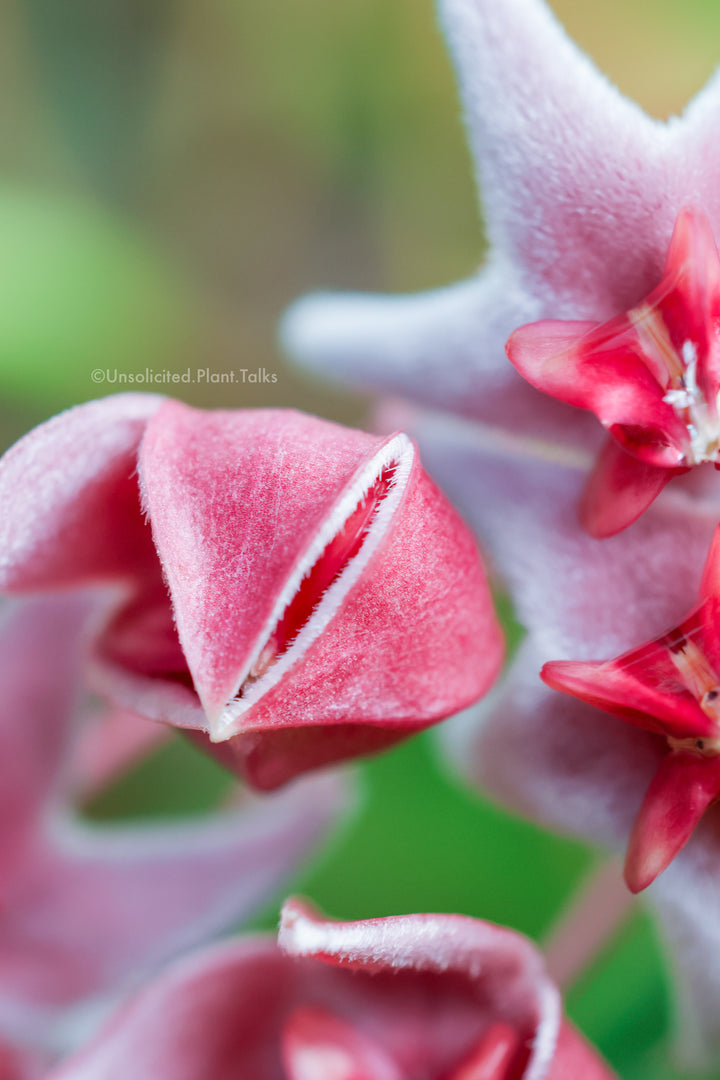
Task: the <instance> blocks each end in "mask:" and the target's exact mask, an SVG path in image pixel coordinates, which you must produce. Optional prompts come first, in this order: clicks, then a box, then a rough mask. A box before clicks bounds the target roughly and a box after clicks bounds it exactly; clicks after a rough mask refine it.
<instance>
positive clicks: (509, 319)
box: [280, 259, 593, 441]
mask: <svg viewBox="0 0 720 1080" xmlns="http://www.w3.org/2000/svg"><path fill="white" fill-rule="evenodd" d="M540 313H541V308H540V307H539V305H538V303H537V301H535V300H533V299H532V298H531V297H530V296H529V295H528V294H527V293H525V292H524V291H523V290H522V289H521V288H520V287H519V286H518V284H517V282H516V281H515V280H514V274H513V271H512V269H511V268H510V267H509V266H508V265H507V263H503V262H502V260H500V259H491V261H490V263H489V265H488V266H487V267H485V268H484V269H483V270H482V271H481V272H480V273H479V274H478V275H477V276H476V277H474V278H471V279H470V280H469V281H466V282H462V283H460V284H459V285H454V286H452V287H451V288H447V289H438V290H436V291H433V292H427V293H420V294H418V295H416V296H397V297H391V296H363V295H361V294H356V295H353V294H351V295H343V294H337V295H335V294H332V293H321V294H317V295H313V296H309V297H305V298H304V299H301V300H299V301H297V302H296V303H295V304H294V305H293V306H292V307H291V308H290V309H289V310H288V311H287V313H286V314H285V316H284V318H283V322H282V325H281V330H280V334H281V339H282V343H283V345H284V347H285V350H286V351H287V353H288V355H289V356H290V357H291V358H293V359H294V360H296V361H297V362H298V363H299V364H301V365H302V366H304V367H306V368H307V369H308V370H310V371H312V372H313V373H315V374H317V375H321V376H323V377H332V378H337V379H338V380H340V381H342V382H348V383H350V384H351V385H354V386H357V387H360V388H361V389H375V390H379V391H382V392H385V393H391V394H402V395H405V396H407V397H410V398H412V399H414V400H416V401H421V402H423V403H425V404H427V405H431V406H433V407H435V408H445V409H448V410H451V411H453V412H458V413H461V414H463V415H467V416H471V417H474V418H477V419H482V420H486V421H489V422H491V423H495V424H502V425H506V426H507V427H509V428H522V429H523V430H528V431H531V432H534V433H536V434H546V435H550V434H554V435H555V436H556V437H557V438H560V439H564V440H566V441H571V440H572V439H573V438H576V439H579V440H582V439H583V438H586V437H587V436H586V434H585V433H586V432H587V431H588V430H590V431H592V428H593V424H592V421H591V420H590V418H589V417H584V416H582V415H579V414H577V413H576V412H574V411H573V410H572V409H570V408H567V407H565V406H563V405H561V404H560V403H559V402H556V401H553V400H551V399H548V398H547V397H545V396H544V395H542V394H541V393H539V392H538V391H536V390H534V389H533V388H532V387H531V386H529V385H528V384H527V383H526V382H525V381H524V380H523V379H520V378H519V377H518V375H517V372H516V371H515V370H514V369H513V367H512V365H510V364H508V363H507V361H506V359H505V356H504V346H505V342H506V340H507V338H508V335H509V334H510V333H511V332H512V331H513V330H514V329H515V328H516V327H517V326H518V325H520V324H521V323H524V322H528V321H529V320H531V319H533V318H537V317H539V315H540Z"/></svg>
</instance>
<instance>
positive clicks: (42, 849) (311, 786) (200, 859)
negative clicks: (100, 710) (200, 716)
mask: <svg viewBox="0 0 720 1080" xmlns="http://www.w3.org/2000/svg"><path fill="white" fill-rule="evenodd" d="M3 615H4V618H3V620H2V623H1V624H0V687H2V694H1V695H0V773H1V777H0V880H2V890H1V892H2V905H1V906H0V1037H2V1036H4V1037H6V1038H7V1039H10V1040H11V1041H15V1042H17V1043H18V1044H22V1043H23V1042H27V1043H28V1044H29V1045H32V1044H34V1043H35V1042H39V1043H42V1042H47V1044H48V1045H52V1044H53V1042H54V1040H55V1039H56V1038H61V1037H62V1036H61V1030H60V1029H61V1028H62V1025H63V1023H64V1022H65V1019H66V1018H67V1016H68V1015H69V1010H70V1008H71V1007H76V1006H79V1005H80V1004H81V1003H82V1004H85V1003H87V1002H89V1001H90V1000H94V999H96V998H98V996H101V995H107V994H115V993H116V992H118V991H120V990H122V989H123V987H127V986H128V985H132V984H133V982H134V981H135V980H137V979H138V978H139V977H140V976H142V975H144V974H146V973H148V972H149V971H151V970H152V969H153V968H154V967H155V966H156V965H157V964H158V963H159V962H161V961H162V960H164V959H166V958H167V957H168V956H170V955H171V954H173V953H175V952H177V951H178V950H179V949H181V948H185V947H187V946H189V945H191V944H195V943H198V942H200V941H202V940H205V939H206V938H207V937H208V936H209V935H210V934H213V933H216V932H217V931H218V930H220V929H223V928H225V927H228V926H230V925H232V924H234V923H236V922H237V921H238V920H239V919H241V918H243V917H246V916H247V915H249V914H250V913H251V912H253V911H254V910H255V909H256V908H257V907H258V906H259V905H260V904H261V903H263V902H264V901H266V900H267V899H269V898H270V897H271V896H272V894H273V892H274V890H275V889H276V888H277V887H278V886H279V884H280V883H281V881H282V880H283V879H284V878H286V877H287V876H288V875H289V874H290V873H291V872H292V871H293V870H294V869H295V867H296V866H297V864H298V863H299V862H300V861H301V859H302V858H303V856H305V855H306V854H307V852H308V850H309V849H310V848H311V847H312V846H314V844H315V843H316V842H317V841H318V840H319V838H320V837H321V836H322V835H323V833H324V832H325V831H326V830H327V829H328V828H329V827H330V825H331V824H332V822H333V821H334V820H336V818H337V815H338V813H339V811H340V810H341V809H342V807H343V804H344V794H343V785H342V782H341V780H340V778H338V777H335V778H331V777H327V776H318V777H317V778H315V779H313V780H305V781H303V782H302V783H301V784H299V785H297V786H294V787H293V788H291V789H290V790H288V791H287V792H285V793H283V794H282V795H281V796H275V797H273V798H267V797H266V798H265V799H257V798H253V799H248V800H247V801H246V802H245V803H244V804H242V805H240V806H238V807H236V808H234V809H228V810H226V811H223V812H222V813H215V814H213V815H212V816H209V817H206V818H203V819H197V820H194V821H192V822H181V823H177V824H166V825H162V826H157V825H152V826H143V825H137V826H127V825H119V824H118V825H102V826H100V825H95V824H91V823H89V822H87V821H82V820H80V819H79V818H78V817H77V816H76V815H75V814H74V813H73V809H72V806H71V805H70V798H69V796H70V794H71V791H70V790H69V787H70V786H71V783H72V780H73V777H72V775H71V768H70V766H71V757H72V750H73V745H74V742H75V736H74V722H73V721H74V717H75V715H76V711H77V709H76V707H77V705H78V677H79V669H80V667H81V664H82V660H83V652H84V645H85V640H84V639H85V636H86V634H85V631H86V629H87V624H88V618H90V619H91V620H92V618H93V617H94V612H93V604H92V603H90V602H89V600H88V596H87V594H85V595H81V594H73V595H72V596H68V595H66V596H62V597H56V598H43V599H34V600H28V601H24V602H17V603H15V604H13V605H8V606H7V607H6V608H5V610H4V612H3ZM79 734H80V733H79V732H78V735H79Z"/></svg>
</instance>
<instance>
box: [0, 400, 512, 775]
mask: <svg viewBox="0 0 720 1080" xmlns="http://www.w3.org/2000/svg"><path fill="white" fill-rule="evenodd" d="M99 432H102V436H103V439H104V440H105V442H106V443H107V449H106V451H105V452H104V453H98V452H97V445H96V444H97V442H98V439H99ZM386 444H387V445H388V446H391V447H396V449H395V450H394V451H393V450H392V449H386ZM385 453H388V454H391V456H392V454H393V453H395V455H396V457H397V460H396V461H388V462H384V459H383V457H382V455H383V454H385ZM376 461H377V462H378V464H377V465H376V464H375V462H376ZM61 462H64V467H62V468H61V467H60V465H59V463H61ZM383 462H384V465H385V467H386V470H387V471H388V476H389V477H390V479H389V480H388V481H387V483H386V485H385V487H384V488H382V492H381V493H380V494H378V495H377V507H376V510H373V511H372V512H371V511H370V510H368V515H369V516H368V518H367V521H365V519H364V518H363V514H362V512H361V511H360V510H359V511H358V512H357V513H354V510H356V509H357V506H358V504H360V508H361V509H362V500H363V498H364V497H365V495H366V492H367V486H368V485H369V484H370V485H371V482H372V481H373V480H374V479H375V477H374V476H373V470H375V472H378V471H380V472H381V471H382V468H381V467H382V465H383ZM93 469H94V471H93ZM23 473H30V474H31V475H33V476H34V477H35V479H36V486H35V488H27V489H26V488H24V487H21V486H19V484H18V482H17V480H18V477H19V476H20V475H21V474H23ZM138 480H139V484H140V489H141V491H140V490H139V489H138ZM395 483H397V484H398V485H404V486H398V491H399V492H400V494H399V495H398V496H394V495H393V485H394V484H395ZM378 490H380V489H378ZM140 494H142V504H143V506H142V508H141V505H140ZM0 497H1V498H2V499H3V500H4V505H5V506H6V507H7V508H8V517H9V518H10V519H12V526H7V528H6V532H7V536H5V538H4V540H5V547H4V548H2V541H3V536H2V535H1V534H0V571H1V572H0V584H4V585H5V587H6V588H9V589H11V590H13V591H27V590H32V589H34V588H36V587H37V585H38V584H39V583H40V584H42V585H43V586H44V587H50V586H52V587H55V588H61V587H63V588H65V587H69V586H71V585H78V584H85V583H87V582H88V581H92V582H98V583H101V584H103V585H104V586H105V589H106V595H107V597H108V607H107V613H106V617H105V622H104V624H103V625H102V626H101V627H99V630H98V633H97V637H96V646H95V649H94V654H93V667H92V685H93V686H94V687H95V688H96V689H97V690H98V691H99V692H100V693H101V694H103V695H104V696H105V697H106V698H108V699H109V700H110V701H111V702H112V703H113V704H115V705H116V706H117V707H118V708H120V709H124V710H127V711H129V712H130V713H137V714H139V715H141V716H145V717H148V718H150V719H154V720H161V721H165V722H169V723H171V724H174V725H177V726H180V727H188V728H191V729H201V730H208V729H209V731H210V734H211V736H212V738H213V739H215V740H227V739H230V737H231V736H233V739H232V745H229V746H228V747H227V748H224V747H223V748H221V749H220V750H218V751H213V752H216V753H217V756H219V757H220V758H221V759H222V760H224V761H225V762H226V763H228V764H231V765H232V766H233V767H234V768H236V769H238V770H240V771H241V772H242V774H243V775H244V776H245V777H246V778H247V779H248V780H249V781H250V782H251V783H253V784H254V785H256V786H257V787H260V788H271V787H276V786H277V785H279V784H281V783H284V782H286V781H287V780H288V779H290V778H292V777H293V776H294V775H296V774H297V773H299V772H303V771H305V770H306V769H309V768H315V767H318V766H321V765H324V764H326V763H328V762H331V761H336V760H339V759H342V758H345V757H350V756H354V755H356V754H359V753H366V752H368V751H371V750H375V749H379V748H380V747H382V746H385V745H388V744H390V743H392V742H395V741H397V739H399V738H402V737H404V736H406V735H409V734H412V733H413V732H415V731H417V730H419V729H420V728H422V727H425V726H427V725H428V724H431V723H434V722H435V721H437V720H440V719H443V718H444V717H446V716H447V715H449V714H451V713H453V712H456V711H458V710H459V709H461V708H464V707H465V706H466V705H468V704H470V703H471V702H472V701H475V700H477V699H478V698H479V697H480V696H481V695H482V694H483V693H484V692H485V691H486V690H487V689H488V688H489V686H490V684H491V683H492V681H493V680H494V678H495V677H496V675H497V672H498V670H499V667H500V664H501V662H502V650H503V643H502V634H501V631H500V628H499V626H498V623H497V621H496V618H495V615H494V611H493V606H492V601H491V599H490V595H489V592H488V589H487V585H486V582H485V578H484V574H483V569H482V565H481V563H480V560H479V556H478V553H477V550H476V547H475V542H474V540H473V538H472V535H471V533H470V532H469V530H468V529H467V527H466V526H465V525H464V524H463V522H462V520H461V519H460V518H459V517H458V515H457V514H456V512H455V511H454V510H453V509H452V507H451V506H450V504H449V503H448V502H447V500H446V499H445V498H444V496H443V495H442V494H441V493H440V492H439V491H438V489H437V488H436V487H435V486H434V485H433V484H432V483H431V482H430V481H429V479H428V478H427V476H426V475H425V473H424V472H423V470H422V468H421V466H420V464H419V462H418V460H417V455H416V452H415V451H414V449H413V448H412V446H411V444H410V443H409V442H408V441H407V440H404V438H402V437H401V438H400V439H399V441H398V440H395V442H393V441H392V440H390V441H388V440H384V439H382V438H378V437H377V436H371V435H366V434H364V433H362V432H357V431H351V430H348V429H346V428H342V427H340V426H338V425H336V424H332V423H329V422H328V421H325V420H319V419H316V418H314V417H309V416H304V415H302V414H300V413H296V412H293V411H292V410H238V411H235V412H222V411H218V412H214V413H211V412H202V411H199V410H195V409H192V408H190V407H188V406H186V405H183V404H181V403H179V402H172V401H165V402H164V403H162V402H159V401H158V399H156V398H152V399H151V400H150V401H145V399H143V398H141V397H138V396H137V395H119V396H117V397H113V398H108V399H105V400H104V401H98V402H92V403H90V404H89V405H86V406H80V407H78V408H76V409H73V410H71V411H70V412H69V413H66V414H63V416H61V417H58V418H56V419H55V420H52V421H50V422H49V423H48V424H45V425H43V426H42V427H40V428H39V429H37V431H35V432H32V433H31V434H30V435H29V436H27V437H26V438H25V439H23V440H21V441H20V443H18V444H17V446H15V447H14V448H13V449H12V450H11V451H10V452H9V453H8V454H7V455H6V457H5V458H4V459H3V461H2V463H0ZM393 499H395V502H394V503H393V501H392V500H393ZM44 505H46V506H48V508H49V510H50V511H51V513H50V515H49V516H44V515H43V513H42V507H43V506H44ZM387 507H389V508H390V509H389V510H388V509H385V510H384V509H383V508H387ZM143 509H144V511H145V514H146V517H144V516H143ZM383 513H385V517H384V518H383V517H382V515H383ZM106 514H109V515H110V516H109V518H108V520H107V522H106V525H107V530H108V531H107V534H106V532H105V531H103V529H104V528H105V526H103V529H100V528H99V527H95V528H90V527H89V525H88V522H91V521H93V520H94V519H95V518H97V519H99V520H102V521H105V515H106ZM343 514H344V515H345V517H349V518H350V519H351V520H353V521H357V523H358V524H357V527H358V528H361V527H364V531H362V528H361V532H360V534H359V537H358V538H357V539H356V540H354V539H353V537H352V536H350V537H348V538H347V539H346V540H345V541H341V540H334V539H333V537H335V536H336V534H337V531H338V529H339V528H340V527H341V525H342V521H343V517H342V515H343ZM338 515H340V517H339V518H338ZM68 522H70V523H71V524H70V525H68V524H67V523H68ZM363 522H364V526H363ZM381 522H382V524H381ZM381 530H384V531H381ZM125 538H126V539H127V542H126V543H125V542H124V541H125ZM153 541H154V545H153ZM71 542H72V546H71V549H70V551H65V546H66V545H67V544H69V543H71ZM78 545H79V546H78ZM313 545H314V546H313ZM318 545H319V547H318ZM366 545H367V549H368V552H369V554H368V555H367V556H366V555H365V546H366ZM316 547H317V551H315V548H316ZM155 548H156V549H157V550H155ZM336 549H337V551H336ZM313 551H315V555H314V556H313V558H314V559H317V560H318V561H321V560H322V559H323V558H326V559H327V560H328V562H329V565H330V570H328V571H327V572H326V573H324V574H323V572H318V573H317V574H316V575H315V577H313V574H312V573H310V572H309V568H310V566H311V565H312V560H311V562H310V563H309V564H308V567H307V568H306V570H305V582H306V586H307V587H308V588H310V587H311V586H312V582H313V581H314V580H315V578H317V582H318V585H317V587H318V590H319V591H318V595H317V597H315V598H314V599H313V597H312V596H309V597H308V598H307V599H306V600H304V601H303V604H304V609H303V611H304V614H303V612H302V611H299V613H298V615H297V619H298V627H297V630H289V631H287V635H286V636H287V640H286V641H284V643H283V644H282V646H280V645H278V644H277V643H276V645H275V646H274V648H276V649H278V650H279V651H280V653H281V655H280V656H279V658H275V657H274V656H273V655H272V648H271V645H270V644H268V646H267V648H268V649H270V653H269V659H268V660H263V657H264V656H265V654H266V652H267V649H264V648H263V645H264V642H265V641H266V639H268V636H269V641H270V642H273V641H276V637H277V635H276V634H275V632H274V631H273V625H277V620H278V619H280V618H281V617H282V615H283V607H284V610H285V611H290V610H293V611H294V608H292V604H291V597H292V591H291V592H290V593H288V588H289V585H288V583H289V581H290V580H291V579H292V575H293V574H295V573H297V572H298V566H299V564H301V562H302V560H303V559H310V555H311V553H312V552H313ZM343 551H345V555H342V552H343ZM121 556H122V558H121ZM333 560H336V562H337V567H338V569H337V573H334V575H333V572H332V568H333V567H334V566H335V562H333ZM363 560H364V561H363ZM302 565H304V564H302ZM356 566H357V567H358V568H359V569H358V570H357V571H356V570H355V567H356ZM88 568H91V571H92V572H90V570H88ZM342 575H345V577H343V576H342ZM353 575H354V577H353ZM345 578H347V581H348V584H347V585H343V584H342V582H343V581H344V580H345ZM326 579H327V580H326ZM165 582H166V583H167V585H166V584H165ZM308 582H309V583H310V584H309V585H307V583H308ZM328 583H329V587H328ZM335 586H337V588H335ZM293 588H294V589H295V590H296V595H297V590H298V585H297V583H296V584H295V585H293ZM334 588H335V593H334V594H333V589H334ZM338 590H340V591H338ZM333 595H334V597H335V598H334V599H333V600H332V603H331V596H333ZM300 608H303V605H300ZM316 615H317V618H316ZM313 619H315V623H313ZM313 625H314V626H315V627H316V629H315V630H314V631H313V635H314V636H309V637H308V638H307V641H306V643H305V644H304V645H302V648H301V647H300V644H298V645H297V647H296V646H295V641H296V640H297V641H298V642H299V643H301V642H302V641H303V634H304V633H305V632H306V628H307V632H308V634H309V632H310V628H311V626H313ZM296 634H297V638H296V636H295V635H296ZM273 635H274V636H273ZM293 648H295V652H292V649H293ZM285 653H287V656H285V655H284V654H285ZM274 659H275V660H276V662H278V663H281V664H282V663H283V662H284V667H282V668H281V670H280V674H279V675H277V676H273V678H274V681H271V682H269V683H268V684H267V686H266V688H265V689H264V692H259V694H258V696H257V700H255V701H254V703H253V702H251V703H250V704H249V705H247V706H246V705H245V703H244V700H242V699H243V698H244V696H245V694H246V693H247V692H248V691H251V690H252V687H253V684H254V683H255V682H256V681H257V679H258V678H260V677H261V676H262V675H263V674H264V673H265V672H266V670H267V668H268V665H269V663H270V661H271V660H274ZM270 674H271V675H272V670H271V672H270ZM263 685H264V684H263ZM201 706H202V708H201ZM233 710H235V712H233ZM226 715H227V716H229V719H223V718H224V717H226ZM200 741H203V740H202V739H201V740H200Z"/></svg>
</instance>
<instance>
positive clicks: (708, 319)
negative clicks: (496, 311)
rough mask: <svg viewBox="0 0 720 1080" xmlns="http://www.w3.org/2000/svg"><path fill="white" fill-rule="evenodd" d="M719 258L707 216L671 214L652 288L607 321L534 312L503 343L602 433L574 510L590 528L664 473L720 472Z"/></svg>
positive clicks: (610, 518) (657, 487) (539, 383)
mask: <svg viewBox="0 0 720 1080" xmlns="http://www.w3.org/2000/svg"><path fill="white" fill-rule="evenodd" d="M719 321H720V257H719V256H718V250H717V247H716V244H715V239H714V237H713V235H712V230H711V227H710V223H709V221H708V219H707V217H706V216H705V215H704V214H703V213H702V212H700V211H696V210H691V209H685V210H683V211H682V212H681V214H680V215H679V217H678V220H677V223H676V225H675V229H674V231H673V235H672V240H671V242H670V250H669V252H668V257H667V262H666V265H665V272H664V274H663V277H662V280H661V281H660V283H659V284H658V285H657V286H656V287H655V288H654V289H653V291H652V292H651V293H650V294H649V296H647V297H646V298H645V299H644V300H642V301H641V302H640V303H639V304H636V305H635V306H634V307H632V308H631V309H630V310H629V311H627V312H625V314H623V315H618V316H616V318H614V319H611V320H610V321H609V322H607V323H603V324H596V323H584V322H580V323H578V322H571V321H570V322H562V321H553V320H545V321H542V322H537V323H532V324H530V325H529V326H523V327H521V328H520V329H518V330H516V331H515V332H514V333H513V334H512V335H511V337H510V339H509V341H508V343H507V354H508V357H509V358H510V360H512V362H513V364H514V365H515V367H516V368H517V369H518V371H519V372H520V374H521V375H523V376H524V377H525V378H526V379H527V380H528V381H529V382H530V383H532V385H533V386H535V387H537V389H538V390H542V391H544V392H545V393H547V394H550V395H551V396H552V397H555V398H558V400H560V401H564V402H566V403H567V404H569V405H577V406H580V408H583V409H589V410H590V411H592V412H594V413H595V415H596V416H597V417H598V419H599V420H600V421H601V423H602V424H603V426H604V427H605V428H607V430H608V431H609V432H610V438H609V439H608V441H607V443H606V445H605V448H604V449H603V451H602V452H601V454H600V455H599V457H598V460H597V464H596V467H595V469H594V470H593V473H592V474H591V476H590V479H589V481H588V485H587V488H586V490H585V494H584V498H583V501H582V504H581V517H582V520H583V523H584V525H585V527H586V528H587V529H588V531H589V532H590V533H592V534H593V536H597V537H604V536H610V535H612V534H613V533H616V532H619V531H620V530H621V529H623V528H625V527H626V526H627V525H630V524H631V523H632V522H633V521H634V520H635V519H636V518H637V517H639V515H640V514H641V513H642V512H643V511H644V510H645V509H646V508H647V507H648V506H649V504H650V503H651V502H652V501H653V499H655V498H656V496H657V495H658V494H659V493H660V491H661V490H662V489H663V487H664V486H665V484H666V483H667V482H668V481H669V480H671V479H672V478H673V476H677V475H679V474H681V473H683V472H685V471H687V470H688V469H690V468H692V467H693V466H695V465H701V464H704V463H707V462H712V463H713V464H714V465H715V467H716V468H720V411H719V403H720V336H719V335H718V325H719Z"/></svg>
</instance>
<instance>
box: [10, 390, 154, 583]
mask: <svg viewBox="0 0 720 1080" xmlns="http://www.w3.org/2000/svg"><path fill="white" fill-rule="evenodd" d="M161 401H162V399H161V398H158V397H155V396H153V395H151V394H145V395H143V394H117V395H115V396H113V397H109V398H103V399H101V400H99V401H91V402H89V403H88V404H87V405H78V406H76V407H75V408H74V409H70V410H69V411H68V412H64V413H61V414H60V415H59V416H56V417H54V418H53V419H52V420H49V421H48V422H47V423H45V424H42V425H41V426H40V427H38V428H36V429H35V430H34V431H31V432H30V434H29V435H26V436H25V437H24V438H23V439H21V440H20V441H19V442H18V443H17V444H16V445H15V446H14V447H13V448H12V449H11V450H9V451H8V453H7V454H6V455H5V457H4V458H3V459H2V462H1V463H0V502H1V503H2V506H3V516H2V521H1V522H0V553H1V555H0V585H1V586H2V587H3V588H5V589H13V590H19V591H29V590H39V589H44V588H57V587H58V586H59V585H64V584H78V583H81V582H90V583H92V582H94V581H98V580H100V581H104V580H107V579H109V578H112V577H115V576H117V575H118V574H120V575H126V576H128V575H133V576H138V575H140V574H141V573H142V572H143V570H145V568H147V567H150V566H152V564H153V563H154V562H156V559H155V555H154V551H153V547H152V540H151V537H150V533H149V530H148V529H147V527H146V526H145V523H144V522H143V518H142V514H141V512H140V503H139V498H138V492H137V482H136V479H135V475H134V474H135V469H136V455H137V447H138V444H139V442H140V439H141V437H142V434H143V431H144V429H145V426H146V424H147V422H148V419H149V418H150V416H152V414H153V413H154V412H155V411H156V410H157V409H158V407H159V405H160V404H161Z"/></svg>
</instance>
